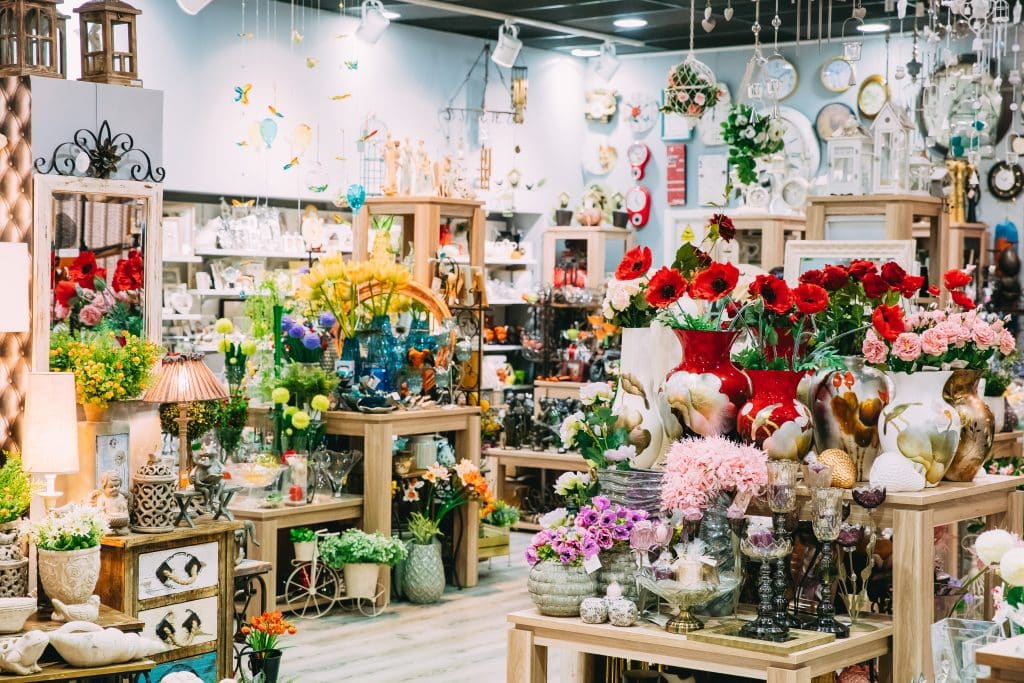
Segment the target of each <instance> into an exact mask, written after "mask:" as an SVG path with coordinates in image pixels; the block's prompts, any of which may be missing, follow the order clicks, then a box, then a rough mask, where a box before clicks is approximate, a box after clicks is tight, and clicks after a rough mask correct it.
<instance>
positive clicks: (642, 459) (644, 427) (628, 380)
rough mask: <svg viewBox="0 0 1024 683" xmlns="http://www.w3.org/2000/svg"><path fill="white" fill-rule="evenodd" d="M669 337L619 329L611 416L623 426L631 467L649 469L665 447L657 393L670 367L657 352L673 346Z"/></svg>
mask: <svg viewBox="0 0 1024 683" xmlns="http://www.w3.org/2000/svg"><path fill="white" fill-rule="evenodd" d="M670 336H671V333H669V332H668V330H666V329H664V328H661V327H626V328H623V329H622V358H621V360H620V361H619V389H618V392H617V393H616V395H615V402H614V403H613V404H612V412H613V413H614V414H616V415H618V416H619V419H620V420H621V421H623V422H624V423H625V426H626V427H627V428H628V429H629V443H631V444H633V446H635V447H636V452H637V455H636V458H635V459H634V460H633V462H632V463H631V464H632V466H633V467H637V468H649V467H652V466H653V465H654V464H655V463H657V462H658V460H659V459H660V458H661V455H662V453H663V452H664V450H665V446H666V445H667V440H666V435H665V424H664V420H663V412H664V411H663V410H661V409H660V407H659V405H658V401H659V398H660V397H659V394H658V389H659V387H660V386H661V382H662V379H663V378H664V377H665V373H666V372H668V369H669V368H671V367H672V366H673V365H674V363H673V364H672V365H666V361H665V360H664V359H663V358H664V356H665V354H664V353H663V352H662V351H661V349H663V348H664V347H665V346H667V345H669V344H671V345H672V346H675V344H674V342H672V340H671V339H669V337H670ZM677 362H678V361H677Z"/></svg>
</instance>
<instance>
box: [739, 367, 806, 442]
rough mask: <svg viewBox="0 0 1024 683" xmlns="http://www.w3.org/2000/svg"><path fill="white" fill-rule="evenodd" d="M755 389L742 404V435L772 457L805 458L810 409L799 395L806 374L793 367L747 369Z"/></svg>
mask: <svg viewBox="0 0 1024 683" xmlns="http://www.w3.org/2000/svg"><path fill="white" fill-rule="evenodd" d="M747 376H748V377H750V383H751V386H752V387H753V393H751V395H750V400H749V401H747V402H746V403H744V404H743V407H741V408H740V412H739V415H738V416H737V418H736V431H737V433H738V434H739V435H740V438H741V439H743V440H744V441H747V442H749V443H753V444H756V445H757V446H759V447H761V448H763V449H764V451H765V452H766V453H767V454H768V457H769V458H771V459H772V460H796V461H800V460H802V459H803V457H804V456H805V455H807V452H808V451H810V450H811V442H812V441H813V439H814V428H813V426H812V425H811V411H810V410H808V409H807V406H805V405H804V404H803V403H801V402H800V401H799V399H798V398H797V389H798V388H799V387H800V382H801V381H803V378H804V377H805V376H806V373H804V372H798V371H794V370H747Z"/></svg>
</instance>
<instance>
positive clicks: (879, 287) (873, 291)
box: [860, 273, 889, 299]
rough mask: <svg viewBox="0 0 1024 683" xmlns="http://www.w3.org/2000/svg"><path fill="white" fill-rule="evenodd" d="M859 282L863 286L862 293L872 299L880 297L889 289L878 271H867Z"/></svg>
mask: <svg viewBox="0 0 1024 683" xmlns="http://www.w3.org/2000/svg"><path fill="white" fill-rule="evenodd" d="M860 283H861V284H862V285H863V286H864V293H865V294H867V295H868V296H869V297H871V298H872V299H881V298H882V297H883V296H885V295H886V293H887V292H888V291H889V283H888V282H886V281H885V280H883V279H882V276H881V275H879V274H878V273H868V274H867V275H865V276H864V279H863V280H861V281H860Z"/></svg>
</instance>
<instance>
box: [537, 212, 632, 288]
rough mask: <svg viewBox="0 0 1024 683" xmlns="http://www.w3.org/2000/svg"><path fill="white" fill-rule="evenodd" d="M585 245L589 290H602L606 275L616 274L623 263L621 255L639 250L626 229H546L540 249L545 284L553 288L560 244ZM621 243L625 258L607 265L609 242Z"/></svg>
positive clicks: (619, 258) (566, 227)
mask: <svg viewBox="0 0 1024 683" xmlns="http://www.w3.org/2000/svg"><path fill="white" fill-rule="evenodd" d="M577 240H578V241H581V242H586V243H587V247H586V250H587V251H586V254H587V266H586V269H585V270H586V272H587V289H599V288H600V287H601V285H602V284H604V281H605V279H606V277H605V276H606V274H607V273H608V272H609V269H610V271H611V272H614V271H615V267H616V266H618V265H619V261H621V260H622V254H625V253H626V252H627V251H629V250H630V249H632V248H633V247H634V246H636V234H635V233H634V231H632V230H627V229H626V228H615V227H612V226H610V225H602V226H600V227H596V228H583V227H580V228H575V227H568V226H554V227H550V228H545V229H544V242H543V245H542V248H541V266H542V272H541V277H542V278H543V282H544V284H548V285H550V284H554V282H555V266H557V265H558V254H559V251H558V249H557V246H558V242H570V241H577ZM609 241H611V242H621V243H622V254H616V255H615V257H614V261H613V262H612V263H608V242H609Z"/></svg>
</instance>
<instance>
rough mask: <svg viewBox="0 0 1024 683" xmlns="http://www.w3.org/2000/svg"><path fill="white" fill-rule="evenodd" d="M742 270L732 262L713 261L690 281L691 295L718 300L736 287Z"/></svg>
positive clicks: (705, 299) (697, 297) (695, 297)
mask: <svg viewBox="0 0 1024 683" xmlns="http://www.w3.org/2000/svg"><path fill="white" fill-rule="evenodd" d="M739 279H740V271H739V270H737V268H736V266H734V265H733V264H731V263H718V262H715V263H712V264H711V265H710V266H709V267H708V268H706V269H705V270H702V271H700V272H699V273H697V275H696V276H695V277H694V278H693V280H692V281H691V282H690V296H692V297H693V298H694V299H703V300H704V301H718V300H719V299H721V298H722V297H723V296H725V295H726V294H728V293H729V292H731V291H732V290H733V289H735V288H736V282H737V281H738V280H739Z"/></svg>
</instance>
